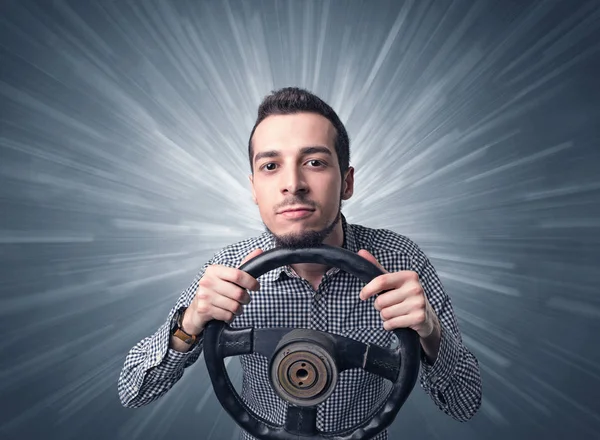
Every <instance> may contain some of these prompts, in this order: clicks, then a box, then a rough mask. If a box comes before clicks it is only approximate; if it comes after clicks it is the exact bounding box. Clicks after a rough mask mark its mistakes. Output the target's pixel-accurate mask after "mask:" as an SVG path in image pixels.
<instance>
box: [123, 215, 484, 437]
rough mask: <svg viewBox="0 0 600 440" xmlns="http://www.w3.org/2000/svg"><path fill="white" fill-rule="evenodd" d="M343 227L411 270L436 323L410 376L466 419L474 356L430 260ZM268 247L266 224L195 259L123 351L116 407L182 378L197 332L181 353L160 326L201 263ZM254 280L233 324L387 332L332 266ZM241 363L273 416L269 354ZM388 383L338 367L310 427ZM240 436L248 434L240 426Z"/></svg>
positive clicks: (148, 398) (356, 408) (373, 335)
mask: <svg viewBox="0 0 600 440" xmlns="http://www.w3.org/2000/svg"><path fill="white" fill-rule="evenodd" d="M342 227H343V230H344V244H343V247H344V248H346V249H348V250H350V251H352V252H355V253H356V252H358V251H359V250H360V249H366V250H368V251H369V252H370V253H371V254H372V255H373V256H374V257H375V258H377V260H378V261H379V262H380V263H381V265H382V266H383V267H384V268H385V269H386V270H387V271H389V272H396V271H401V270H412V271H415V272H417V273H418V274H419V279H420V282H421V285H422V286H423V289H424V291H425V294H426V296H427V298H428V300H429V302H430V303H431V306H432V307H433V309H434V310H435V312H436V314H437V316H438V318H439V320H440V323H441V343H440V349H439V353H438V357H437V359H436V361H435V362H434V363H433V365H430V364H429V363H428V361H427V360H426V359H425V357H424V356H423V355H422V357H421V371H420V378H419V383H420V385H421V387H422V388H423V390H424V391H425V392H426V393H427V394H428V395H429V396H430V397H431V399H432V400H433V402H434V403H435V405H436V406H437V407H438V408H439V409H440V410H442V411H443V412H445V413H446V414H448V415H450V416H451V417H453V418H454V419H456V420H459V421H466V420H468V419H470V418H471V417H472V416H473V415H474V414H475V413H476V412H477V410H478V408H479V406H480V404H481V376H480V372H479V365H478V361H477V359H476V358H475V356H474V355H473V354H472V353H471V352H470V351H469V350H468V349H467V348H466V347H465V346H464V344H463V343H462V338H461V334H460V331H459V328H458V325H457V321H456V318H455V315H454V312H453V310H452V305H451V302H450V298H449V297H448V295H447V294H446V293H445V292H444V288H443V286H442V283H441V282H440V280H439V278H438V276H437V274H436V272H435V269H434V268H433V266H432V264H431V263H430V262H429V260H428V258H427V257H426V256H425V254H424V253H423V252H422V251H421V250H420V249H419V247H418V246H417V245H416V244H415V243H413V242H412V241H411V240H409V239H408V238H406V237H404V236H402V235H399V234H397V233H395V232H392V231H389V230H386V229H372V228H367V227H364V226H361V225H355V224H349V223H347V221H346V219H345V217H344V216H343V215H342ZM273 247H274V240H273V236H272V235H271V234H270V233H268V232H265V233H263V234H262V235H260V236H258V237H254V238H250V239H247V240H244V241H241V242H239V243H236V244H233V245H230V246H227V247H226V248H224V249H222V250H221V251H219V252H218V253H217V254H215V255H214V257H213V258H212V259H211V260H210V261H208V262H207V263H206V264H205V265H204V267H203V268H202V269H201V270H200V272H199V273H198V274H197V276H196V277H195V279H194V281H193V282H192V284H191V285H190V286H189V287H188V288H187V289H186V290H184V291H183V292H182V294H181V295H180V297H179V299H178V300H177V302H176V304H175V305H174V307H173V308H172V309H171V311H170V312H169V315H168V317H167V319H166V321H165V322H164V323H163V324H162V325H161V326H160V327H159V329H158V331H157V332H156V333H154V335H152V336H150V337H146V338H144V339H143V340H141V341H140V342H138V343H137V344H136V345H135V346H134V347H133V348H132V349H131V351H130V352H129V354H128V355H127V357H126V359H125V362H124V366H123V369H122V371H121V374H120V377H119V381H118V392H119V397H120V399H121V403H122V405H123V406H126V407H131V408H135V407H140V406H143V405H147V404H149V403H150V402H152V401H154V400H156V399H158V398H159V397H160V396H162V395H163V394H165V393H166V392H167V391H168V390H169V389H171V387H172V386H173V385H174V384H175V383H176V382H177V381H178V380H179V379H180V378H181V377H182V375H183V373H184V370H185V368H187V367H189V366H190V365H192V364H193V363H194V362H195V361H196V360H197V359H198V357H199V355H200V353H201V351H202V340H201V341H200V343H199V344H198V345H197V346H196V347H195V348H193V349H192V350H190V351H188V352H186V353H181V352H177V351H175V350H173V349H172V348H170V347H169V343H170V334H169V328H170V322H171V319H172V318H173V316H174V314H175V312H176V310H177V309H178V308H179V307H181V306H188V305H189V304H190V303H191V301H192V299H193V296H194V293H195V292H196V289H197V287H198V282H199V280H200V278H201V277H202V276H203V274H204V271H205V270H206V268H207V267H208V265H211V264H221V265H225V266H230V267H239V266H240V265H241V261H242V259H243V258H244V257H245V256H246V255H247V254H249V253H250V252H251V251H252V250H254V249H256V248H261V249H262V250H263V251H267V250H269V249H272V248H273ZM258 281H259V283H260V291H257V292H249V293H250V295H251V302H250V304H248V305H246V306H244V313H243V314H242V315H240V316H237V317H236V318H235V320H234V321H233V322H232V324H231V326H232V327H247V326H251V327H256V328H265V327H295V328H310V329H314V330H321V331H326V332H330V333H335V334H339V335H342V336H346V337H350V338H353V339H357V340H359V341H361V342H365V343H373V344H377V345H382V346H388V347H389V346H390V343H391V342H393V341H391V339H392V338H395V336H393V333H392V332H388V331H385V330H384V329H383V322H382V320H381V317H380V315H379V312H378V311H377V310H376V309H375V308H374V306H373V301H374V299H375V297H371V298H369V299H368V300H366V301H363V300H361V299H360V298H359V296H358V294H359V292H360V290H361V289H362V288H363V287H364V285H365V284H364V283H363V282H362V281H360V280H359V279H358V278H356V277H354V276H353V275H350V274H348V273H346V272H344V271H342V270H340V269H338V268H332V269H330V270H329V271H328V272H327V273H326V274H325V275H324V276H323V279H322V280H321V284H320V285H319V287H318V289H317V290H316V291H315V290H314V288H313V287H312V286H311V285H310V284H309V283H308V281H306V280H304V279H302V278H300V277H299V276H298V275H297V274H296V273H295V272H294V271H293V270H292V269H291V268H290V267H289V266H284V267H280V268H278V269H274V270H272V271H270V272H267V273H266V274H264V275H262V276H260V277H259V278H258ZM240 363H241V365H242V369H243V373H244V374H243V380H242V392H241V396H242V399H243V400H244V401H245V402H246V404H248V405H249V406H250V408H252V410H253V411H254V412H255V413H256V414H258V415H259V416H261V417H263V418H264V419H266V420H268V421H270V422H272V423H275V424H278V425H282V424H283V423H284V420H285V417H286V408H287V403H286V402H285V401H283V400H282V399H281V398H280V397H279V396H278V395H277V394H275V392H274V391H273V389H272V388H271V385H270V382H269V370H268V360H267V359H266V358H264V357H263V356H261V355H258V354H251V355H243V356H240ZM385 384H388V386H387V387H386V386H385ZM389 389H390V387H389V382H388V381H386V380H385V379H382V378H380V377H377V376H375V375H372V374H370V373H367V372H364V371H363V370H359V369H352V370H346V371H344V372H342V373H341V374H340V376H339V379H338V383H337V385H336V388H335V390H334V392H333V393H332V394H331V396H330V397H329V398H328V399H327V400H326V401H325V402H323V403H322V404H320V405H319V407H318V411H317V428H318V429H319V430H321V431H322V432H331V431H335V430H339V429H344V428H349V427H351V426H353V425H355V424H356V423H358V422H360V421H363V420H364V419H365V418H366V417H368V416H369V415H370V414H371V412H372V409H373V407H374V406H375V405H376V404H377V403H378V402H381V400H382V398H385V397H386V396H387V392H389ZM240 438H242V439H244V440H249V439H254V437H252V436H251V435H250V434H248V433H247V432H245V431H244V430H242V431H241V435H240ZM387 438H388V433H387V430H384V431H382V432H381V433H380V434H378V435H377V436H376V437H375V439H376V440H383V439H387Z"/></svg>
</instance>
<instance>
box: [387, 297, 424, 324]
mask: <svg viewBox="0 0 600 440" xmlns="http://www.w3.org/2000/svg"><path fill="white" fill-rule="evenodd" d="M380 298H382V297H381V296H380V297H377V301H379V299H380ZM375 309H376V310H379V314H380V315H381V318H382V319H384V320H387V319H392V318H396V317H398V316H404V315H410V314H411V313H413V312H417V311H419V310H421V311H422V310H423V307H422V306H421V302H420V301H418V300H415V299H413V298H409V299H406V300H404V301H401V302H395V303H392V304H390V305H386V306H384V307H378V306H376V307H375Z"/></svg>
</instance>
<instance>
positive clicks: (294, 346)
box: [271, 340, 338, 406]
mask: <svg viewBox="0 0 600 440" xmlns="http://www.w3.org/2000/svg"><path fill="white" fill-rule="evenodd" d="M337 380H338V369H337V367H336V364H335V361H334V358H333V356H332V354H331V353H329V351H328V350H327V349H325V348H323V347H322V346H320V345H319V344H316V343H314V342H311V341H309V340H307V341H295V342H290V343H288V344H285V345H283V346H282V347H280V348H279V349H278V350H277V352H276V354H275V356H274V357H273V360H272V362H271V384H272V385H273V389H274V390H275V392H276V393H277V394H278V395H279V397H281V398H282V399H284V400H286V401H287V402H289V403H292V404H294V405H298V406H314V405H318V404H319V403H321V402H323V401H325V400H326V399H327V398H328V397H329V395H330V394H331V393H332V392H333V390H334V388H335V385H336V384H337Z"/></svg>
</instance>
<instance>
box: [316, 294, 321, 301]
mask: <svg viewBox="0 0 600 440" xmlns="http://www.w3.org/2000/svg"><path fill="white" fill-rule="evenodd" d="M322 296H323V295H321V294H320V293H317V294H316V295H315V301H319V300H320V299H321V297H322Z"/></svg>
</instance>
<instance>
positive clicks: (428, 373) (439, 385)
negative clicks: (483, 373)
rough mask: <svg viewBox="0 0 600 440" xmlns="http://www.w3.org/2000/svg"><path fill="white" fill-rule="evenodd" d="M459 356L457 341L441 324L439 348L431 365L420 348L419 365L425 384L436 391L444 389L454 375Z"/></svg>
mask: <svg viewBox="0 0 600 440" xmlns="http://www.w3.org/2000/svg"><path fill="white" fill-rule="evenodd" d="M459 357H460V344H459V342H458V341H457V340H456V337H455V336H454V335H453V334H452V333H451V332H450V331H449V330H447V329H446V328H445V327H444V326H443V325H441V330H440V348H439V350H438V355H437V358H436V360H435V362H434V363H433V365H431V364H430V363H429V362H428V361H427V358H426V357H425V353H424V352H423V350H422V349H421V365H422V370H423V380H424V382H425V384H427V385H429V387H431V388H434V389H435V390H437V391H444V389H445V388H446V387H447V386H448V384H449V383H450V380H451V379H452V376H453V375H454V371H455V370H456V365H457V364H458V359H459ZM425 384H424V385H425Z"/></svg>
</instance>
